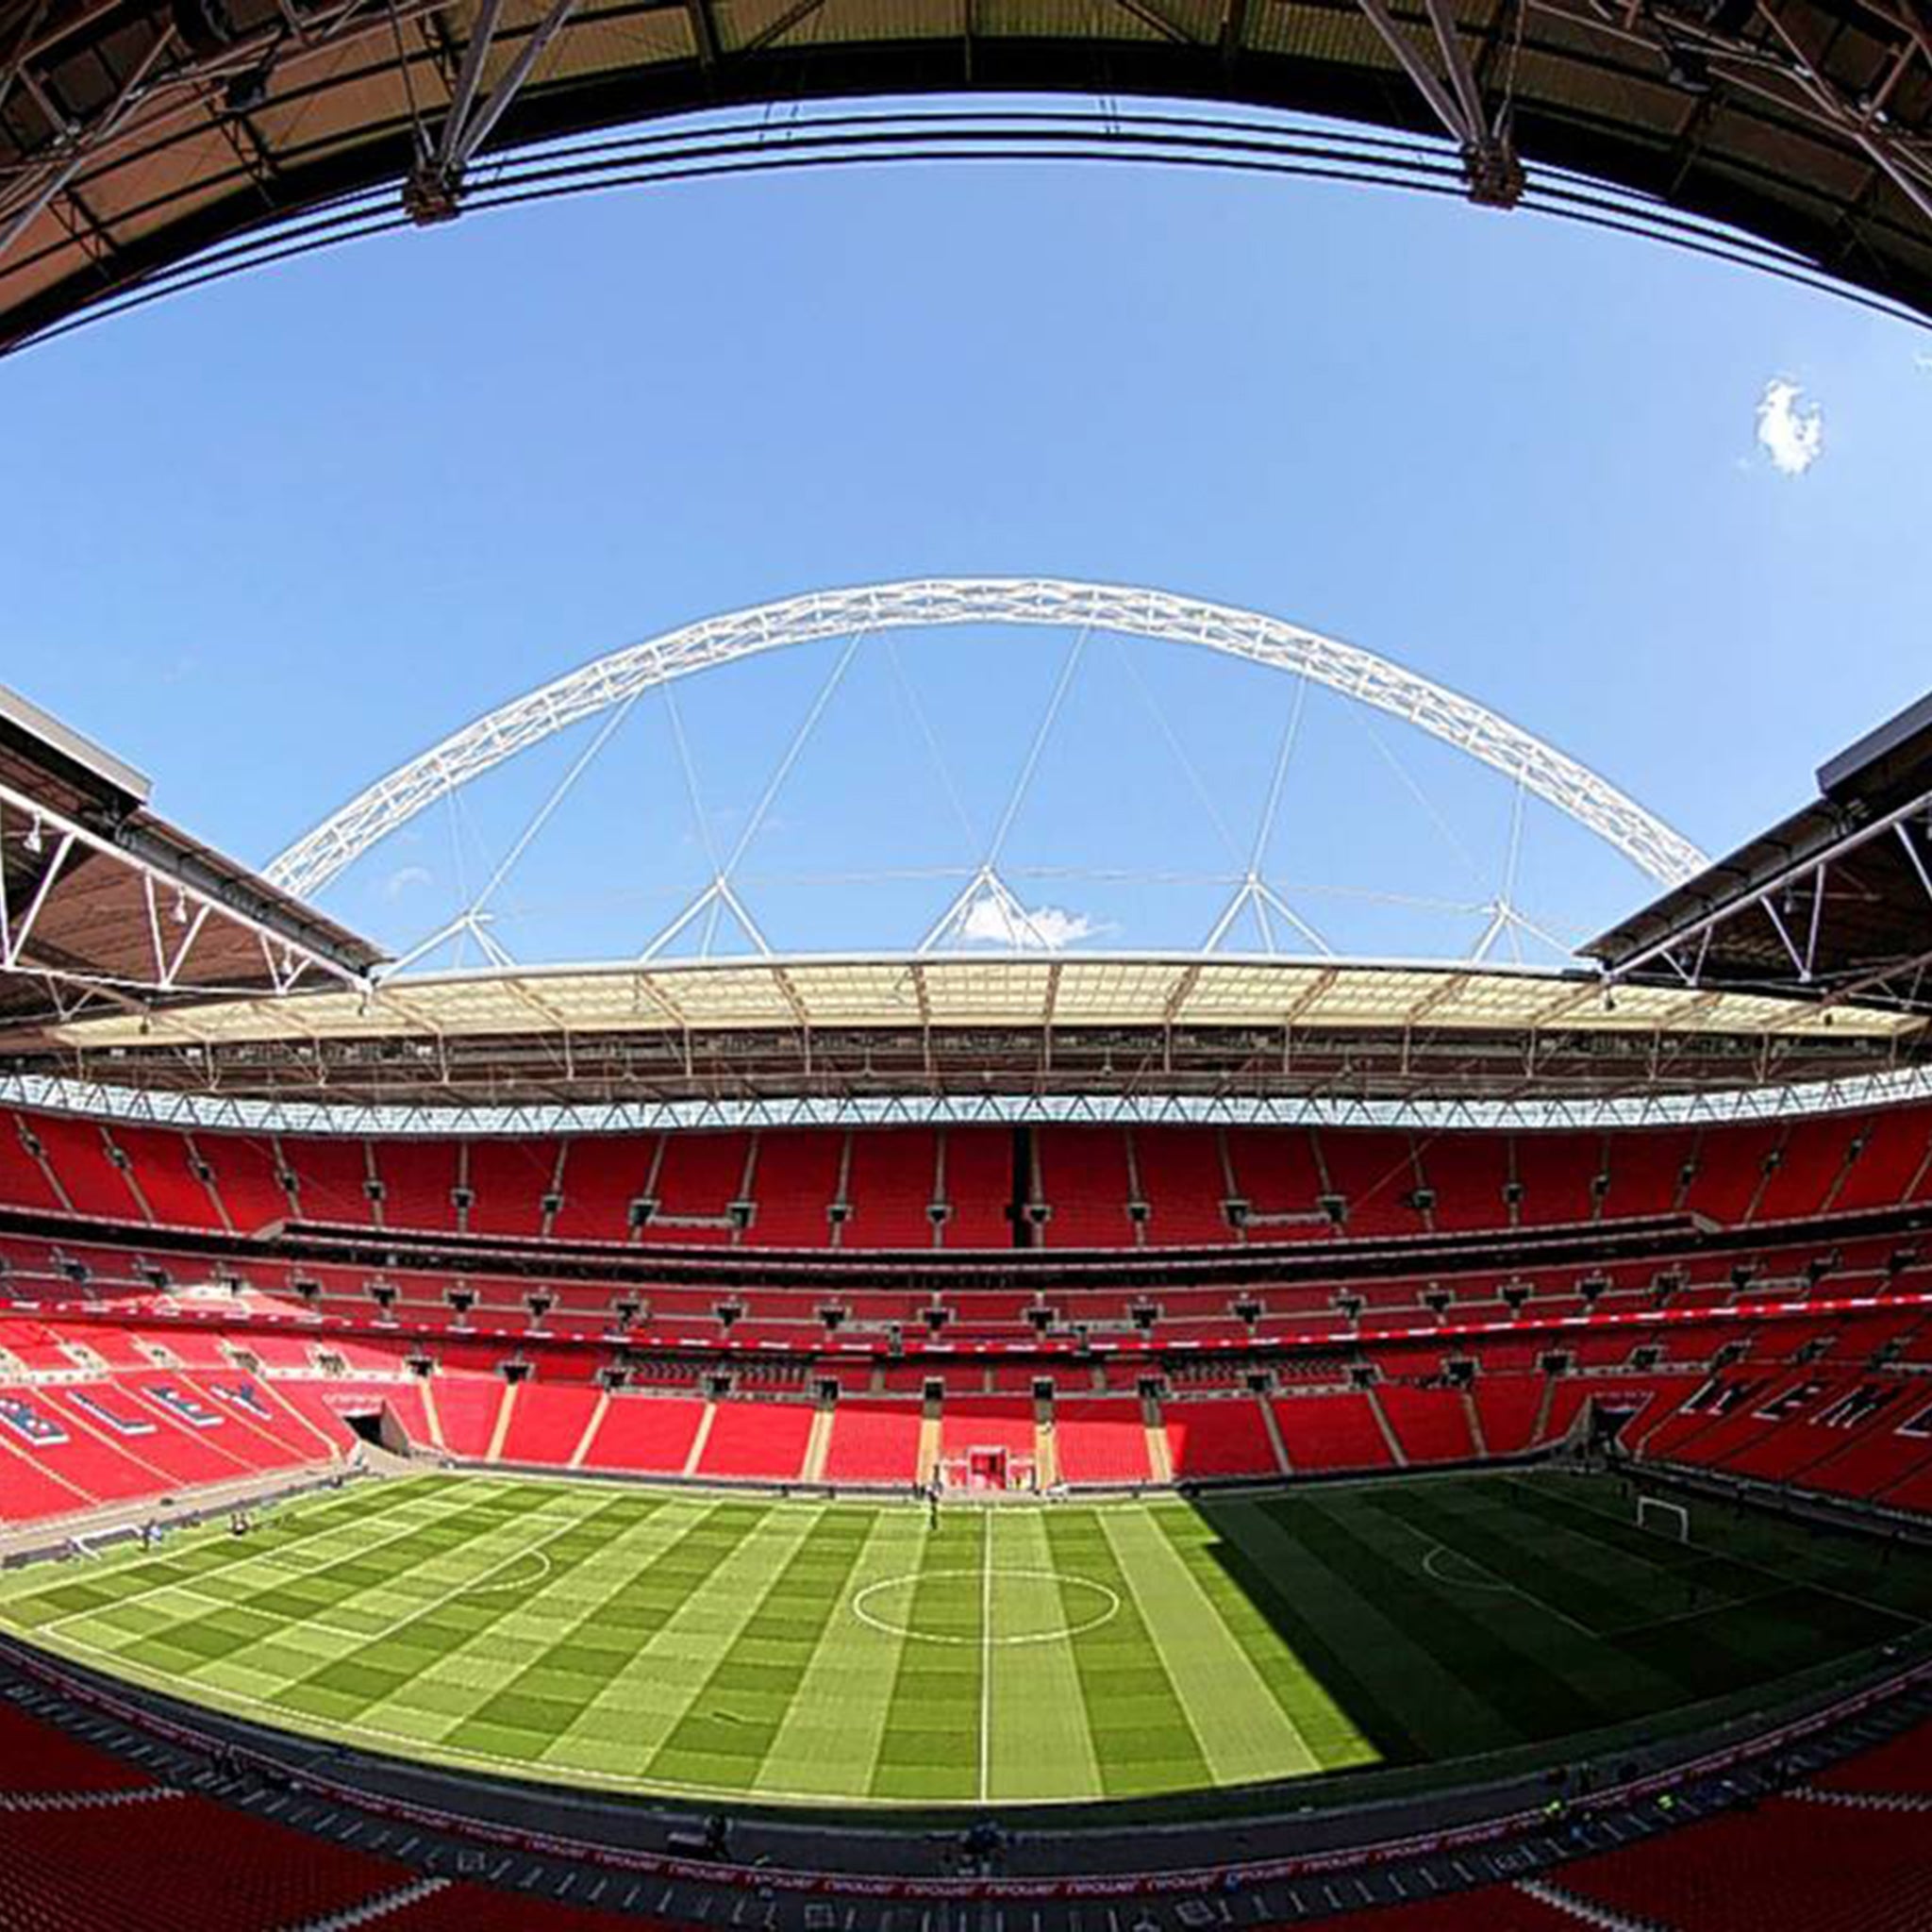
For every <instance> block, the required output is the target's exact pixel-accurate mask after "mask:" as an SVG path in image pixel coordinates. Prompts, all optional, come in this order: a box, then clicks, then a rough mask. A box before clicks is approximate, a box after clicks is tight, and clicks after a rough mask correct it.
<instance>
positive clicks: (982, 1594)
mask: <svg viewBox="0 0 1932 1932" xmlns="http://www.w3.org/2000/svg"><path fill="white" fill-rule="evenodd" d="M985 1521H986V1535H985V1536H984V1537H983V1538H982V1539H981V1540H980V1544H979V1574H980V1590H979V1802H980V1803H981V1804H982V1805H983V1804H985V1803H986V1789H987V1779H988V1772H989V1769H990V1766H991V1757H992V1511H991V1509H989V1510H988V1511H987V1512H986V1518H985Z"/></svg>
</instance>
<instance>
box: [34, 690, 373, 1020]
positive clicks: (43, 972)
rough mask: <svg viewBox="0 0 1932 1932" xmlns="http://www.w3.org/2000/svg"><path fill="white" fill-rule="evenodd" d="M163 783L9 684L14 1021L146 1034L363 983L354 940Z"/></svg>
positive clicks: (359, 948)
mask: <svg viewBox="0 0 1932 1932" xmlns="http://www.w3.org/2000/svg"><path fill="white" fill-rule="evenodd" d="M148 791H149V787H148V781H147V780H146V778H145V777H143V776H142V774H140V773H139V772H137V771H135V770H133V769H132V767H130V766H128V765H125V764H124V763H123V762H122V761H121V760H120V759H118V758H114V757H113V756H112V755H111V754H110V753H108V752H105V751H103V750H102V749H101V748H100V747H99V746H98V745H95V744H92V743H91V742H89V741H88V740H86V739H85V738H83V737H81V736H80V734H79V733H77V732H75V731H73V730H71V729H70V728H69V727H68V726H66V725H64V724H61V723H60V722H59V721H58V719H55V718H52V717H50V716H49V715H48V714H47V713H46V712H44V711H42V710H41V709H40V708H38V707H37V706H34V705H32V704H29V703H28V702H27V701H26V700H25V698H22V697H18V696H16V695H15V694H14V693H13V692H11V691H7V690H6V689H5V688H4V687H0V1027H5V1028H6V1029H8V1030H9V1031H14V1032H18V1031H20V1030H21V1029H27V1030H29V1031H31V1030H32V1029H34V1028H37V1027H39V1026H41V1025H42V1024H61V1023H63V1022H65V1021H71V1020H74V1019H76V1018H79V1017H81V1016H83V1015H85V1014H87V1013H90V1012H102V1011H114V1012H121V1013H125V1014H128V1015H130V1016H132V1017H133V1019H134V1020H135V1023H136V1024H150V1023H151V1021H152V1019H153V1016H154V1015H156V1014H157V1013H159V1012H163V1011H165V1010H167V1009H168V1008H170V1007H174V1006H178V1005H181V1004H183V1003H184V1002H187V1001H191V1000H195V999H203V998H208V997H210V996H223V997H230V996H233V995H236V994H258V993H261V992H268V991H279V990H283V989H287V988H291V987H295V986H300V985H304V984H308V983H309V982H310V981H311V980H326V981H329V982H331V983H335V984H341V983H343V982H345V981H346V982H349V983H359V981H360V979H361V977H362V975H364V974H366V973H367V972H368V971H369V970H370V968H371V967H373V966H374V965H375V962H376V960H377V958H379V957H380V956H379V955H378V954H377V952H376V951H375V948H374V947H372V946H370V945H369V944H368V943H367V942H366V941H362V940H359V939H358V938H357V937H356V936H355V935H354V934H353V933H349V932H346V931H344V930H343V929H342V928H341V926H339V925H336V924H334V923H333V922H331V921H329V920H327V919H325V918H323V917H322V916H321V915H320V914H319V913H316V912H313V911H311V910H309V908H308V907H306V906H305V905H303V904H302V902H301V901H300V900H298V899H293V898H291V897H290V896H289V894H287V893H286V892H283V891H279V890H278V889H277V888H275V887H274V886H271V885H269V884H267V883H266V882H265V881H264V880H262V879H259V878H258V877H257V876H256V875H255V874H253V873H251V872H249V871H248V870H247V869H246V868H245V867H242V866H240V865H237V864H236V863H235V862H234V861H233V860H232V859H228V858H223V857H222V855H221V854H220V853H218V852H215V851H213V850H211V849H210V848H209V847H208V846H206V845H204V844H202V843H201V842H200V841H198V840H196V839H192V838H190V837H189V835H188V834H187V833H185V832H183V831H180V830H179V829H177V828H176V827H175V826H174V825H171V824H168V823H167V822H166V821H165V820H164V819H161V818H158V817H157V816H156V815H155V814H154V813H153V812H151V811H150V810H149V809H148V808H147V797H148Z"/></svg>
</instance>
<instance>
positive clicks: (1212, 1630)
mask: <svg viewBox="0 0 1932 1932" xmlns="http://www.w3.org/2000/svg"><path fill="white" fill-rule="evenodd" d="M1100 1521H1101V1525H1102V1527H1103V1528H1104V1529H1105V1530H1106V1532H1107V1537H1108V1541H1109V1542H1110V1543H1111V1544H1112V1546H1113V1554H1114V1558H1115V1560H1116V1561H1117V1562H1118V1563H1119V1565H1120V1568H1121V1574H1123V1575H1124V1577H1125V1578H1126V1580H1127V1584H1128V1587H1129V1588H1130V1589H1131V1590H1132V1591H1133V1593H1134V1604H1135V1607H1137V1608H1138V1609H1139V1610H1140V1612H1141V1621H1142V1622H1143V1623H1144V1624H1146V1625H1147V1634H1148V1636H1149V1637H1150V1638H1152V1640H1153V1641H1154V1647H1155V1648H1156V1649H1157V1650H1158V1652H1159V1653H1160V1657H1161V1661H1162V1663H1163V1664H1165V1665H1166V1667H1167V1674H1168V1675H1169V1676H1170V1677H1171V1678H1172V1679H1173V1680H1174V1692H1175V1694H1176V1695H1177V1696H1178V1697H1179V1699H1180V1701H1181V1707H1182V1708H1183V1709H1184V1710H1186V1712H1187V1713H1188V1717H1189V1721H1190V1722H1191V1724H1192V1725H1193V1727H1194V1735H1195V1737H1196V1739H1197V1740H1199V1742H1200V1745H1201V1755H1202V1756H1203V1757H1205V1758H1206V1759H1207V1760H1208V1770H1209V1771H1210V1772H1212V1773H1213V1774H1214V1781H1215V1782H1216V1783H1217V1784H1224V1785H1230V1784H1254V1783H1258V1782H1260V1781H1261V1780H1263V1779H1265V1778H1271V1777H1285V1776H1291V1775H1300V1774H1307V1773H1308V1772H1310V1771H1319V1770H1320V1769H1321V1762H1320V1760H1319V1759H1318V1758H1317V1757H1316V1756H1315V1754H1314V1752H1313V1751H1311V1750H1310V1749H1309V1748H1308V1742H1307V1739H1306V1738H1304V1737H1303V1736H1302V1734H1301V1732H1300V1731H1299V1730H1297V1729H1296V1728H1295V1724H1294V1720H1293V1719H1292V1718H1291V1717H1290V1716H1289V1714H1288V1712H1287V1711H1286V1710H1284V1709H1283V1708H1282V1707H1281V1706H1280V1705H1279V1704H1278V1703H1276V1702H1275V1700H1274V1696H1273V1695H1272V1694H1271V1692H1270V1691H1269V1688H1268V1684H1267V1681H1266V1679H1265V1678H1263V1677H1262V1676H1261V1674H1260V1673H1259V1672H1257V1670H1256V1669H1255V1667H1254V1665H1253V1663H1251V1662H1250V1661H1249V1658H1248V1654H1247V1652H1246V1651H1245V1650H1244V1649H1242V1647H1241V1644H1240V1643H1239V1642H1238V1641H1236V1640H1235V1638H1234V1635H1233V1633H1232V1632H1230V1631H1229V1629H1228V1627H1227V1625H1226V1624H1224V1623H1223V1622H1222V1620H1221V1617H1220V1615H1219V1613H1218V1612H1217V1610H1216V1608H1215V1606H1214V1602H1213V1599H1212V1598H1210V1597H1209V1596H1208V1594H1207V1592H1206V1591H1203V1590H1202V1589H1201V1588H1200V1587H1199V1586H1198V1585H1197V1584H1196V1583H1195V1581H1194V1577H1193V1573H1192V1572H1191V1571H1190V1570H1189V1568H1188V1566H1187V1565H1186V1564H1185V1563H1183V1562H1182V1561H1181V1559H1180V1557H1179V1556H1178V1555H1177V1554H1176V1553H1175V1550H1174V1545H1173V1544H1172V1543H1170V1542H1169V1541H1168V1540H1167V1539H1166V1538H1165V1537H1164V1536H1162V1535H1161V1533H1160V1531H1159V1529H1158V1526H1157V1525H1156V1524H1155V1523H1154V1522H1153V1520H1152V1518H1151V1516H1150V1515H1149V1513H1148V1512H1147V1511H1146V1510H1144V1509H1110V1510H1108V1511H1107V1512H1106V1514H1105V1515H1103V1516H1102V1517H1101V1519H1100Z"/></svg>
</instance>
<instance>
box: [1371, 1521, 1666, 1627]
mask: <svg viewBox="0 0 1932 1932" xmlns="http://www.w3.org/2000/svg"><path fill="white" fill-rule="evenodd" d="M1371 1501H1372V1506H1373V1507H1374V1508H1375V1509H1376V1510H1378V1511H1379V1512H1380V1513H1381V1514H1382V1515H1384V1516H1387V1517H1391V1518H1392V1519H1393V1520H1394V1521H1396V1522H1397V1523H1400V1524H1405V1525H1406V1526H1407V1528H1409V1529H1410V1530H1412V1531H1413V1532H1414V1533H1415V1535H1416V1537H1417V1539H1418V1541H1420V1542H1421V1544H1422V1545H1423V1546H1424V1548H1427V1549H1439V1550H1446V1551H1449V1552H1451V1553H1453V1554H1454V1555H1455V1556H1457V1557H1461V1558H1462V1559H1463V1560H1464V1562H1465V1563H1467V1564H1469V1565H1471V1566H1473V1567H1474V1571H1475V1572H1476V1573H1479V1574H1487V1576H1488V1577H1490V1578H1492V1579H1494V1581H1495V1582H1496V1583H1497V1584H1500V1585H1501V1586H1503V1587H1504V1588H1505V1589H1507V1590H1509V1591H1514V1592H1516V1593H1517V1594H1518V1595H1520V1596H1523V1597H1524V1598H1526V1599H1527V1600H1528V1601H1529V1602H1531V1603H1533V1604H1538V1605H1541V1607H1543V1608H1544V1609H1546V1610H1548V1611H1550V1612H1551V1613H1552V1614H1553V1615H1555V1616H1557V1617H1560V1618H1561V1619H1562V1620H1563V1621H1564V1622H1565V1623H1567V1624H1572V1625H1573V1626H1574V1627H1576V1628H1577V1629H1579V1630H1582V1631H1584V1632H1587V1633H1588V1634H1589V1635H1591V1637H1599V1638H1600V1637H1602V1636H1603V1635H1604V1634H1605V1633H1606V1632H1607V1631H1608V1630H1611V1629H1614V1628H1616V1626H1617V1625H1618V1624H1621V1623H1623V1622H1624V1621H1626V1620H1627V1618H1628V1617H1629V1615H1630V1614H1631V1613H1632V1612H1633V1611H1639V1610H1641V1608H1642V1607H1643V1606H1644V1604H1645V1603H1646V1602H1649V1603H1652V1604H1654V1603H1655V1602H1656V1592H1657V1586H1658V1585H1659V1584H1660V1583H1661V1582H1662V1581H1663V1579H1662V1577H1661V1576H1660V1575H1659V1574H1658V1573H1657V1571H1655V1570H1649V1571H1645V1570H1644V1569H1642V1568H1641V1566H1639V1565H1638V1564H1637V1563H1635V1562H1634V1561H1632V1560H1630V1559H1628V1558H1624V1559H1622V1560H1617V1559H1615V1558H1614V1557H1613V1556H1612V1553H1611V1552H1609V1551H1607V1550H1604V1551H1600V1552H1599V1555H1600V1557H1604V1558H1610V1559H1611V1560H1609V1561H1599V1562H1596V1563H1594V1564H1592V1565H1591V1567H1590V1569H1589V1570H1584V1569H1583V1568H1581V1567H1580V1566H1578V1565H1577V1563H1576V1562H1575V1554H1576V1553H1575V1550H1574V1543H1573V1540H1572V1539H1571V1538H1570V1537H1568V1536H1567V1535H1566V1534H1565V1533H1564V1532H1563V1531H1562V1530H1560V1529H1556V1528H1550V1529H1545V1530H1544V1531H1543V1532H1542V1533H1541V1534H1539V1535H1538V1536H1537V1538H1536V1539H1535V1540H1534V1541H1529V1540H1526V1539H1525V1538H1524V1534H1523V1528H1524V1525H1523V1523H1522V1519H1521V1518H1520V1517H1519V1518H1515V1519H1513V1523H1514V1528H1515V1534H1514V1535H1513V1536H1512V1535H1510V1534H1509V1533H1508V1531H1507V1530H1506V1529H1504V1528H1501V1527H1498V1526H1495V1525H1492V1524H1491V1523H1490V1522H1488V1521H1486V1520H1485V1515H1486V1513H1487V1512H1486V1511H1485V1509H1484V1507H1483V1506H1482V1505H1481V1504H1480V1503H1479V1502H1478V1503H1477V1504H1476V1506H1475V1507H1469V1498H1468V1497H1467V1493H1466V1492H1465V1491H1461V1490H1460V1489H1459V1488H1452V1487H1451V1486H1450V1485H1448V1484H1441V1485H1430V1486H1429V1489H1428V1491H1427V1492H1426V1493H1424V1491H1421V1490H1417V1491H1405V1490H1399V1489H1394V1488H1391V1489H1390V1490H1388V1491H1385V1492H1383V1493H1381V1494H1378V1495H1376V1496H1374V1498H1372V1499H1371ZM1439 1568H1440V1566H1437V1565H1431V1569H1432V1571H1434V1570H1437V1569H1439ZM1439 1580H1441V1579H1439ZM1450 1587H1453V1586H1450Z"/></svg>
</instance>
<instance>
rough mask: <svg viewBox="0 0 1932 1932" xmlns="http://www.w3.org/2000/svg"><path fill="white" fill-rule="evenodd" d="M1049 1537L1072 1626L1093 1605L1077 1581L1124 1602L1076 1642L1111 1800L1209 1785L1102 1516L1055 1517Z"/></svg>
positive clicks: (1083, 1694) (1086, 1512)
mask: <svg viewBox="0 0 1932 1932" xmlns="http://www.w3.org/2000/svg"><path fill="white" fill-rule="evenodd" d="M1046 1540H1047V1545H1048V1547H1049V1548H1050V1549H1051V1550H1052V1552H1053V1567H1054V1569H1055V1570H1057V1571H1058V1573H1059V1575H1060V1578H1061V1582H1060V1591H1061V1603H1062V1607H1063V1609H1064V1610H1065V1612H1066V1615H1067V1620H1068V1622H1069V1623H1070V1624H1076V1623H1078V1622H1080V1621H1082V1620H1083V1619H1084V1618H1085V1617H1086V1616H1087V1615H1088V1614H1089V1613H1090V1611H1091V1593H1090V1592H1089V1591H1084V1590H1081V1589H1080V1588H1078V1587H1077V1585H1076V1584H1074V1582H1073V1581H1072V1579H1074V1578H1082V1579H1085V1581H1087V1582H1088V1583H1090V1584H1099V1585H1100V1586H1101V1587H1102V1588H1103V1589H1105V1590H1109V1591H1112V1592H1113V1593H1114V1594H1115V1595H1116V1596H1117V1597H1118V1598H1119V1600H1120V1609H1119V1611H1118V1612H1117V1614H1115V1615H1114V1616H1113V1617H1111V1618H1110V1619H1109V1620H1108V1622H1107V1623H1105V1624H1098V1625H1096V1626H1095V1627H1094V1628H1092V1629H1090V1630H1086V1631H1083V1632H1082V1633H1081V1634H1080V1635H1079V1636H1078V1637H1075V1638H1074V1639H1072V1640H1071V1641H1072V1643H1073V1648H1074V1667H1075V1669H1076V1670H1077V1672H1078V1674H1079V1678H1080V1698H1081V1702H1082V1703H1083V1704H1084V1705H1085V1706H1086V1708H1087V1728H1088V1731H1089V1732H1090V1734H1091V1737H1092V1739H1093V1756H1094V1759H1095V1761H1096V1762H1097V1764H1098V1765H1099V1767H1100V1780H1101V1785H1102V1788H1103V1790H1105V1791H1106V1792H1107V1794H1108V1796H1109V1797H1115V1796H1123V1797H1124V1796H1129V1795H1132V1794H1134V1793H1137V1792H1142V1791H1157V1790H1173V1789H1174V1788H1175V1787H1179V1786H1188V1785H1203V1784H1207V1783H1209V1782H1210V1781H1211V1777H1212V1774H1211V1772H1210V1770H1209V1768H1208V1759H1207V1757H1206V1756H1205V1755H1204V1754H1203V1752H1202V1750H1201V1742H1200V1740H1199V1739H1198V1738H1197V1737H1196V1736H1195V1734H1194V1727H1193V1725H1192V1724H1191V1723H1190V1722H1189V1721H1188V1713H1187V1710H1186V1707H1184V1706H1183V1705H1182V1703H1181V1701H1180V1699H1179V1697H1178V1696H1177V1695H1176V1694H1175V1692H1174V1680H1173V1679H1172V1678H1171V1677H1170V1676H1169V1675H1168V1674H1167V1667H1166V1666H1165V1664H1163V1663H1162V1661H1161V1657H1160V1652H1159V1650H1158V1647H1157V1646H1156V1644H1155V1642H1154V1641H1153V1639H1152V1638H1151V1637H1150V1636H1149V1635H1148V1633H1147V1626H1146V1624H1144V1623H1143V1622H1142V1621H1141V1613H1140V1610H1139V1609H1138V1608H1137V1607H1136V1606H1135V1603H1134V1598H1133V1587H1132V1585H1131V1584H1129V1583H1128V1581H1127V1579H1126V1577H1125V1575H1124V1574H1123V1573H1122V1571H1121V1567H1120V1564H1119V1563H1118V1561H1117V1560H1116V1559H1115V1557H1114V1553H1113V1547H1112V1545H1111V1544H1110V1543H1109V1542H1108V1538H1107V1533H1106V1531H1105V1530H1104V1529H1102V1527H1101V1524H1100V1512H1098V1511H1097V1510H1093V1509H1083V1510H1078V1511H1074V1510H1069V1511H1066V1512H1065V1513H1062V1512H1060V1511H1058V1510H1055V1511H1052V1512H1050V1513H1049V1514H1048V1515H1047V1517H1046Z"/></svg>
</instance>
